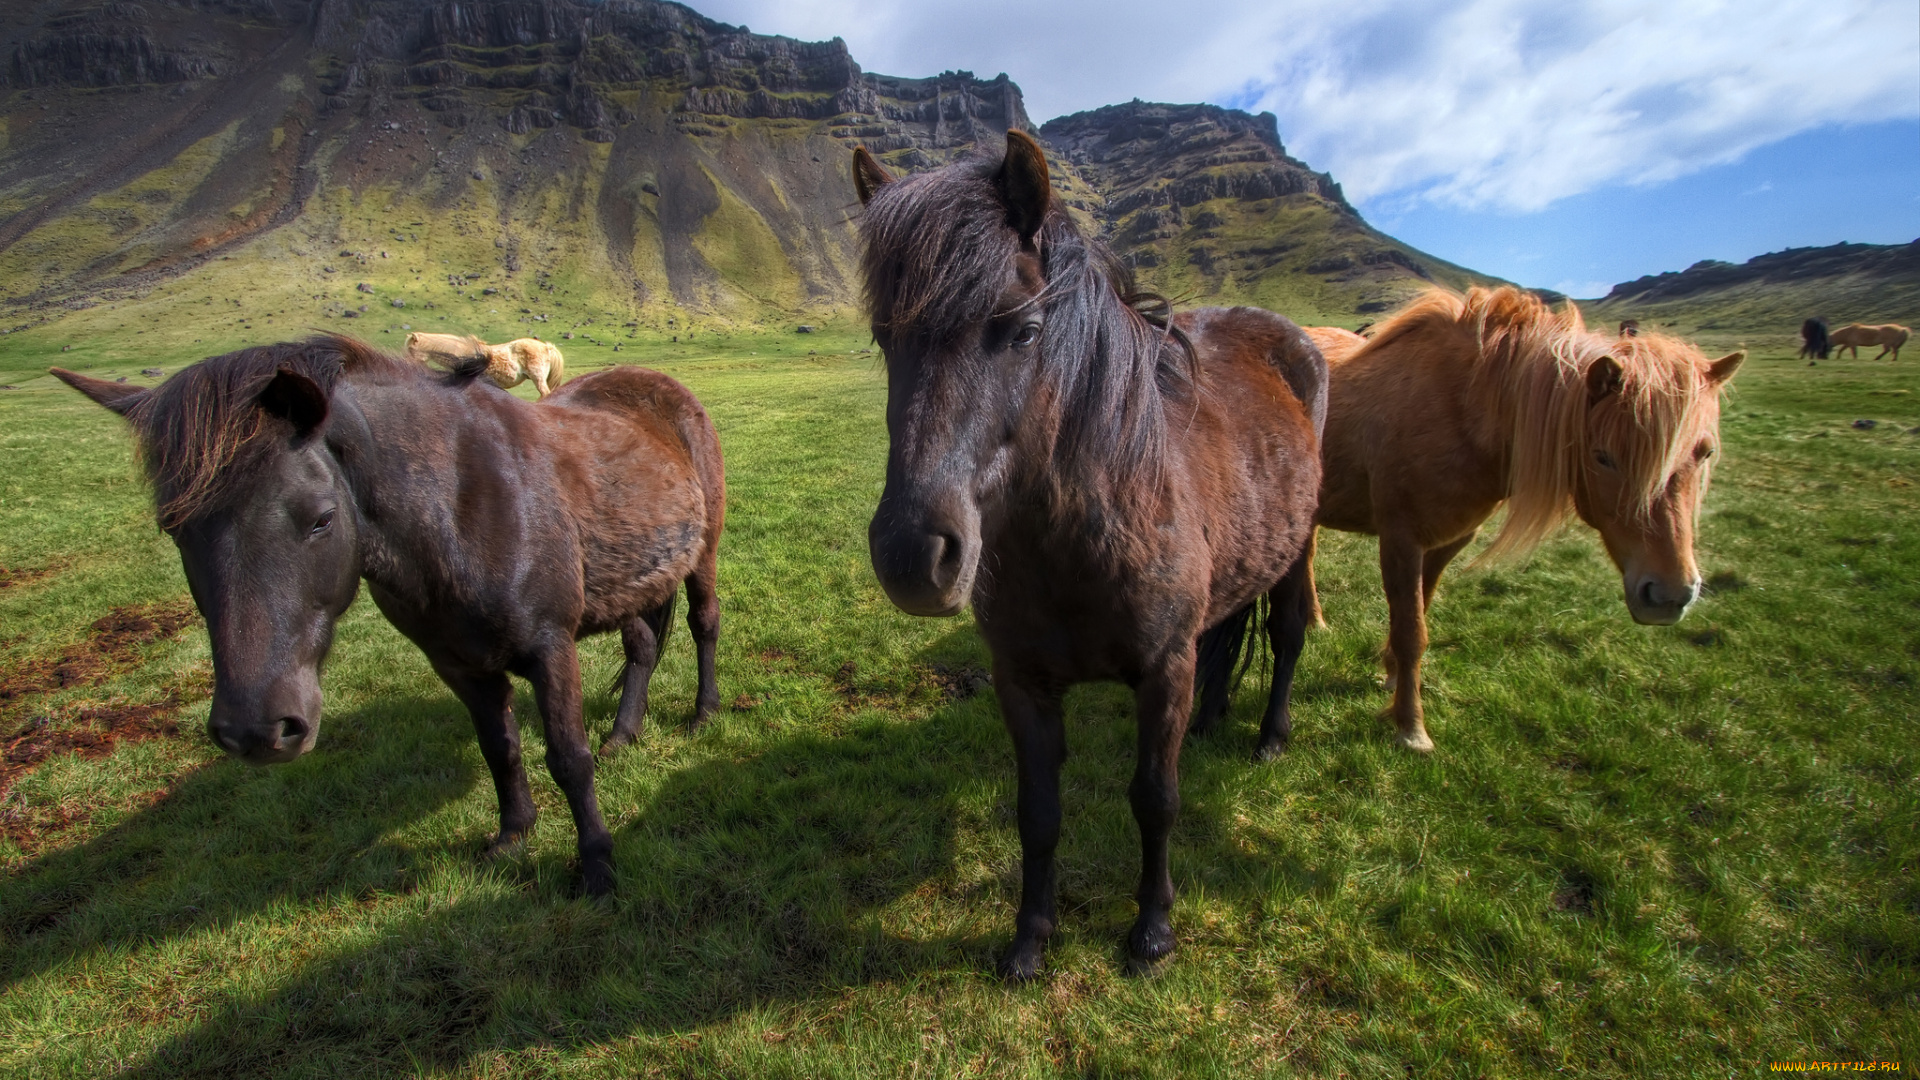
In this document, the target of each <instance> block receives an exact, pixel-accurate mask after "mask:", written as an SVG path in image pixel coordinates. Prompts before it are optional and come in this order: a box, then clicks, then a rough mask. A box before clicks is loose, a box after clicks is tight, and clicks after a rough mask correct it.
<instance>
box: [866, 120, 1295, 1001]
mask: <svg viewBox="0 0 1920 1080" xmlns="http://www.w3.org/2000/svg"><path fill="white" fill-rule="evenodd" d="M854 179H855V182H856V186H857V188H858V190H859V195H860V198H861V201H862V202H863V203H865V204H866V213H865V215H864V218H863V221H862V230H861V231H862V234H863V236H864V238H865V241H866V253H865V262H864V268H865V275H866V299H867V305H868V309H869V312H870V314H871V316H872V321H873V334H874V338H875V340H876V341H878V342H879V344H880V347H881V350H882V352H883V353H884V354H885V356H886V364H887V433H888V436H889V446H888V453H887V480H886V488H885V490H884V491H883V493H882V494H881V497H880V505H879V508H878V509H877V510H876V511H875V512H874V516H873V523H872V526H871V528H870V530H869V549H870V552H871V556H872V560H873V569H874V573H875V574H876V575H877V576H878V577H879V579H880V583H881V585H882V586H884V587H885V589H886V592H887V595H888V596H889V597H890V598H891V599H892V600H893V602H894V603H895V604H896V605H898V606H899V607H900V608H901V609H902V610H904V611H907V612H909V613H912V614H916V615H952V614H956V613H958V612H959V611H960V610H961V609H962V608H963V607H964V606H966V604H967V603H968V601H969V600H971V601H972V604H973V610H974V617H975V620H976V622H977V623H978V625H979V628H980V632H981V635H982V636H983V637H984V638H985V639H986V642H987V645H988V647H989V648H990V649H991V650H992V654H993V681H994V688H995V690H996V691H997V693H998V696H999V699H1000V709H1001V714H1002V716H1003V718H1004V719H1005V721H1006V726H1007V731H1008V733H1009V734H1010V735H1011V736H1012V737H1013V743H1014V751H1015V755H1016V757H1017V759H1018V762H1019V815H1020V846H1021V852H1022V873H1021V888H1020V912H1019V915H1018V917H1017V918H1016V920H1015V937H1014V941H1013V945H1012V947H1011V949H1009V951H1008V952H1007V953H1006V955H1005V957H1004V958H1003V959H1002V960H1001V962H1000V971H1001V972H1002V974H1004V975H1005V976H1007V977H1009V978H1013V979H1026V978H1030V977H1032V976H1033V975H1034V974H1035V973H1036V972H1037V971H1038V970H1039V967H1040V963H1041V957H1042V953H1043V950H1044V948H1045V945H1046V940H1047V937H1048V935H1050V934H1051V933H1052V932H1053V929H1054V925H1055V905H1054V871H1053V854H1054V847H1055V845H1056V843H1057V842H1058V840H1059V836H1060V786H1059V785H1060V764H1061V761H1062V759H1063V758H1064V757H1065V755H1066V733H1065V731H1064V730H1063V728H1062V724H1061V698H1062V696H1063V695H1064V694H1065V692H1066V690H1067V688H1068V687H1069V686H1072V685H1073V684H1075V683H1080V682H1086V681H1090V680H1100V679H1112V680H1118V681H1121V682H1125V683H1127V684H1128V685H1130V686H1132V687H1133V689H1134V694H1135V702H1136V708H1137V714H1138V728H1137V732H1138V747H1137V757H1136V759H1135V768H1134V776H1133V784H1132V786H1131V788H1130V789H1129V792H1130V795H1131V797H1132V803H1133V812H1134V818H1135V820H1136V821H1137V822H1138V823H1139V826H1140V834H1141V847H1142V853H1143V859H1142V862H1143V865H1142V868H1141V876H1140V890H1139V893H1138V899H1139V903H1140V914H1139V919H1138V920H1137V921H1136V922H1135V923H1134V926H1133V929H1132V931H1131V932H1130V933H1129V935H1128V939H1127V940H1128V946H1129V949H1130V952H1131V954H1132V955H1133V957H1135V958H1136V959H1137V960H1140V961H1151V960H1155V959H1158V958H1159V957H1162V956H1164V955H1166V953H1167V952H1169V951H1170V950H1171V949H1172V948H1173V947H1174V936H1173V928H1172V925H1171V924H1170V922H1169V921H1168V914H1169V911H1170V909H1171V907H1172V905H1173V879H1172V876H1171V875H1170V873H1169V871H1168V865H1167V836H1168V833H1169V832H1170V830H1171V829H1172V827H1173V821H1174V817H1175V815H1176V814H1177V813H1178V810H1179V805H1180V789H1179V771H1178V765H1179V754H1180V746H1181V742H1182V740H1183V738H1184V736H1185V734H1186V728H1187V715H1188V712H1189V710H1190V709H1191V707H1192V702H1193V689H1194V683H1195V676H1196V670H1198V672H1199V676H1200V678H1201V679H1202V680H1214V681H1219V682H1222V683H1224V681H1225V679H1226V673H1225V672H1223V671H1221V670H1219V668H1220V665H1219V664H1218V663H1211V664H1210V663H1207V662H1205V658H1203V656H1202V654H1206V657H1211V658H1213V659H1219V657H1220V652H1221V650H1217V649H1212V648H1210V642H1203V641H1202V640H1201V639H1202V636H1203V634H1209V635H1211V637H1212V639H1214V640H1217V639H1218V637H1219V631H1218V630H1217V629H1213V628H1218V627H1220V626H1221V625H1222V624H1223V623H1229V622H1231V621H1233V620H1235V619H1236V617H1238V618H1239V619H1240V620H1241V621H1242V622H1244V617H1245V612H1246V611H1247V609H1248V608H1249V607H1250V605H1252V604H1253V603H1254V601H1255V600H1256V599H1258V598H1260V597H1261V596H1263V595H1265V596H1267V597H1269V598H1270V600H1271V603H1272V607H1273V611H1274V613H1275V617H1274V618H1273V619H1272V620H1271V621H1270V623H1269V632H1270V633H1271V634H1272V635H1273V636H1274V639H1275V642H1276V646H1275V647H1276V651H1282V650H1283V649H1284V646H1285V644H1286V643H1288V642H1291V641H1293V640H1294V639H1296V638H1298V637H1299V636H1300V635H1301V634H1303V633H1304V632H1305V622H1304V616H1305V608H1304V607H1303V606H1302V603H1301V601H1302V598H1303V596H1304V593H1303V592H1302V589H1301V585H1302V583H1303V577H1302V574H1303V566H1302V564H1301V560H1300V558H1299V556H1300V554H1301V551H1302V549H1303V546H1304V544H1305V541H1306V537H1307V534H1308V531H1309V530H1310V529H1311V528H1312V521H1313V498H1314V492H1315V491H1316V490H1317V489H1318V487H1319V483H1320V461H1319V454H1318V452H1317V451H1318V444H1319V429H1320V426H1321V424H1322V422H1323V418H1324V416H1325V400H1326V365H1325V362H1324V361H1322V360H1321V358H1320V354H1319V352H1318V350H1316V349H1315V348H1314V347H1313V345H1312V343H1311V342H1309V341H1308V340H1307V339H1306V337H1305V336H1304V335H1303V334H1301V332H1300V330H1299V328H1298V327H1296V326H1294V325H1293V324H1292V323H1290V322H1288V321H1287V320H1285V319H1283V318H1281V317H1279V316H1277V315H1273V314H1271V313H1269V312H1265V311H1259V310H1256V309H1253V308H1233V309H1219V308H1213V309H1206V310H1201V311H1195V312H1189V313H1185V314H1182V315H1180V316H1178V317H1176V318H1174V319H1172V320H1171V324H1170V325H1169V323H1168V321H1167V320H1166V319H1165V318H1163V317H1159V316H1163V315H1164V312H1165V305H1164V303H1161V302H1158V301H1155V300H1151V299H1149V298H1145V297H1143V296H1142V295H1140V294H1137V293H1135V291H1134V287H1133V282H1132V280H1131V277H1130V275H1129V274H1128V272H1127V270H1126V268H1125V267H1124V266H1123V265H1122V264H1120V263H1119V262H1118V260H1116V259H1115V258H1114V257H1113V256H1112V255H1111V254H1110V253H1109V252H1108V251H1107V250H1106V248H1105V247H1103V246H1102V245H1100V244H1099V243H1097V242H1096V241H1093V240H1089V239H1088V238H1086V237H1084V236H1082V235H1081V233H1080V231H1079V229H1078V228H1077V227H1076V226H1075V225H1074V222H1073V219H1072V217H1071V216H1069V215H1068V213H1067V211H1066V209H1065V207H1063V206H1061V205H1060V204H1059V203H1057V202H1055V201H1053V199H1052V198H1051V195H1050V193H1049V188H1048V177H1047V165H1046V159H1045V158H1044V156H1043V155H1042V153H1041V150H1040V147H1039V144H1037V143H1036V142H1034V141H1033V139H1031V138H1029V137H1028V136H1026V135H1025V134H1023V133H1021V132H1018V131H1012V132H1009V133H1008V134H1007V149H1006V155H1005V158H1004V160H996V159H993V158H989V157H969V158H965V159H962V160H961V161H959V162H957V163H955V164H952V165H949V166H947V167H945V168H942V169H938V170H936V171H933V172H928V173H922V174H920V175H916V176H911V177H907V178H905V179H899V180H896V179H894V178H893V177H892V176H890V175H889V174H888V173H887V172H886V170H885V169H883V168H882V167H881V166H880V164H879V163H878V162H876V161H875V160H874V159H873V158H872V156H871V155H869V154H867V152H866V151H865V150H859V151H856V152H855V157H854ZM1297 653H1298V649H1297V648H1295V649H1293V650H1292V653H1290V654H1289V655H1295V654H1297ZM1197 659H1200V661H1201V662H1199V663H1198V666H1196V661H1197ZM1290 677H1291V671H1290V670H1286V669H1284V667H1282V669H1280V670H1276V673H1275V679H1274V686H1275V696H1274V699H1273V702H1272V704H1271V706H1270V710H1269V714H1268V718H1267V733H1268V735H1269V736H1270V737H1273V738H1276V739H1280V738H1284V732H1285V730H1286V727H1287V724H1288V718H1287V715H1286V709H1287V701H1286V693H1285V687H1286V685H1287V683H1288V681H1289V680H1290Z"/></svg>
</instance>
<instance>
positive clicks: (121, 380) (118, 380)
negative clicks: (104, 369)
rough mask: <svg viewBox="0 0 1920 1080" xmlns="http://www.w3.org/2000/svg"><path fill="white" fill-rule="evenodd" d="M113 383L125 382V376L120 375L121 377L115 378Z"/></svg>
mask: <svg viewBox="0 0 1920 1080" xmlns="http://www.w3.org/2000/svg"><path fill="white" fill-rule="evenodd" d="M113 381H114V382H126V381H127V377H126V376H125V375H122V376H120V377H119V378H117V379H115V380H113Z"/></svg>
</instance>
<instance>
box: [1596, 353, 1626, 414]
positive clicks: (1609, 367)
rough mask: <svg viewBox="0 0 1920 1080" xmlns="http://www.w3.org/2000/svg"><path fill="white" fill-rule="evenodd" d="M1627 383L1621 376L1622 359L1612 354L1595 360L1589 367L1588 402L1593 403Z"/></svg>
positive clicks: (1617, 390) (1618, 390) (1615, 392)
mask: <svg viewBox="0 0 1920 1080" xmlns="http://www.w3.org/2000/svg"><path fill="white" fill-rule="evenodd" d="M1625 385H1626V383H1625V382H1623V381H1622V380H1621V377H1620V361H1618V360H1615V359H1614V358H1613V357H1611V356H1603V357H1601V358H1600V359H1598V360H1595V361H1594V362H1593V363H1592V364H1591V365H1590V366H1588V368H1587V404H1589V405H1592V404H1595V403H1596V402H1598V401H1600V399H1602V398H1604V397H1607V396H1608V395H1610V394H1617V393H1619V392H1620V390H1621V388H1622V387H1624V386H1625Z"/></svg>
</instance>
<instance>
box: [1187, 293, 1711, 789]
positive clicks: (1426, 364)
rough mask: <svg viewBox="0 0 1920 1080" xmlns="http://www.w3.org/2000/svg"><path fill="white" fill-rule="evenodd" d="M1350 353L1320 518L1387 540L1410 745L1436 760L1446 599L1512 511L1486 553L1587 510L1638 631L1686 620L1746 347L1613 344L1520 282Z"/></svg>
mask: <svg viewBox="0 0 1920 1080" xmlns="http://www.w3.org/2000/svg"><path fill="white" fill-rule="evenodd" d="M1348 346H1349V347H1347V348H1341V347H1339V346H1338V345H1337V344H1336V345H1335V346H1334V347H1331V348H1329V349H1328V361H1329V369H1330V372H1331V376H1330V377H1331V379H1332V388H1331V392H1330V395H1329V402H1328V410H1327V429H1326V437H1325V441H1324V444H1323V445H1324V448H1325V449H1324V462H1325V473H1324V475H1323V479H1322V481H1321V488H1320V509H1319V512H1318V514H1317V521H1318V523H1319V524H1321V525H1324V526H1327V527H1328V528H1334V529H1341V530H1344V531H1347V532H1359V533H1372V534H1374V535H1377V536H1379V537H1380V575H1381V581H1382V584H1383V585H1384V586H1385V588H1386V593H1387V607H1388V611H1389V620H1390V628H1389V631H1388V638H1387V652H1386V663H1387V680H1388V686H1389V687H1390V689H1391V690H1392V693H1393V710H1392V712H1393V719H1394V722H1395V725H1396V726H1397V727H1398V729H1399V741H1400V743H1401V744H1402V745H1404V746H1407V747H1408V748H1410V749H1414V750H1420V751H1426V750H1431V749H1432V748H1433V740H1432V739H1431V738H1430V737H1429V736H1428V735H1427V730H1426V725H1425V722H1424V720H1423V717H1422V711H1421V707H1420V658H1421V656H1422V654H1424V653H1425V652H1426V647H1427V627H1426V612H1427V608H1428V607H1429V606H1430V605H1431V604H1432V602H1433V594H1434V588H1435V586H1436V585H1437V584H1438V583H1439V581H1440V574H1441V572H1442V571H1443V570H1445V569H1446V567H1447V564H1448V563H1449V562H1450V561H1452V559H1453V557H1454V556H1455V555H1458V554H1459V553H1460V551H1461V549H1462V548H1464V547H1466V546H1467V544H1468V543H1469V542H1470V541H1471V540H1472V539H1473V537H1474V535H1475V533H1476V532H1477V531H1478V530H1479V528H1480V525H1481V524H1482V523H1483V522H1485V521H1486V520H1487V518H1488V517H1490V516H1492V514H1493V512H1494V511H1495V510H1496V509H1498V508H1499V507H1500V506H1501V504H1502V503H1505V504H1506V507H1507V518H1506V522H1505V524H1504V525H1503V526H1502V527H1501V530H1500V533H1499V535H1498V536H1497V537H1496V538H1495V540H1494V542H1493V545H1492V547H1491V548H1490V549H1489V550H1488V552H1487V555H1486V556H1483V557H1494V558H1498V557H1501V556H1512V555H1518V554H1520V553H1523V552H1525V551H1527V550H1530V549H1531V548H1532V547H1534V546H1535V545H1537V544H1538V543H1539V542H1540V541H1541V540H1543V539H1545V538H1546V537H1547V536H1548V535H1549V534H1551V533H1552V532H1553V531H1554V530H1556V529H1557V528H1558V527H1559V526H1560V525H1561V523H1562V522H1564V521H1565V520H1566V519H1567V517H1568V516H1569V515H1570V514H1578V515H1579V517H1580V519H1581V520H1582V521H1585V522H1586V523H1587V524H1588V525H1590V526H1592V527H1593V528H1594V529H1596V530H1598V531H1599V533H1600V538H1601V541H1602V542H1603V543H1604V545H1605V546H1606V549H1607V554H1608V555H1609V556H1610V557H1611V558H1612V559H1613V562H1614V565H1615V566H1616V567H1618V568H1619V570H1620V573H1621V579H1622V582H1623V584H1624V586H1625V589H1626V601H1627V609H1628V610H1629V611H1630V612H1632V614H1633V617H1634V619H1635V621H1637V622H1642V623H1652V624H1667V623H1673V622H1677V621H1679V619H1680V617H1681V615H1683V614H1684V613H1685V612H1686V610H1687V607H1688V605H1690V604H1691V603H1692V602H1693V600H1694V598H1695V597H1696V596H1697V595H1698V594H1699V580H1700V575H1699V572H1698V570H1697V569H1696V568H1695V565H1694V561H1693V528H1694V516H1695V514H1696V512H1697V510H1698V508H1699V504H1700V499H1701V497H1702V496H1703V495H1704V494H1705V492H1706V488H1707V481H1708V477H1709V473H1710V471H1711V468H1710V466H1711V461H1712V458H1713V456H1714V454H1715V453H1716V452H1717V450H1718V447H1719V442H1720V438H1719V434H1720V428H1719V425H1720V398H1719V392H1720V390H1721V388H1723V387H1724V386H1726V384H1727V380H1729V379H1731V378H1732V377H1733V373H1734V371H1735V370H1737V369H1738V368H1739V366H1740V362H1741V361H1742V360H1744V359H1745V358H1746V354H1745V353H1743V352H1736V353H1731V354H1729V355H1727V356H1724V357H1721V358H1720V359H1718V360H1715V361H1713V362H1711V363H1709V362H1707V360H1706V359H1705V358H1704V357H1702V356H1701V355H1700V353H1699V351H1698V350H1696V349H1695V348H1693V347H1692V346H1691V345H1688V344H1687V343H1685V342H1683V341H1680V340H1678V339H1675V338H1671V337H1667V336H1665V335H1662V334H1653V333H1645V332H1642V333H1641V334H1639V335H1636V336H1632V337H1618V338H1607V337H1605V336H1604V335H1600V334H1594V333H1590V332H1588V330H1587V329H1586V327H1585V325H1584V323H1583V322H1582V321H1581V318H1580V312H1579V309H1578V308H1576V307H1574V306H1573V305H1572V304H1568V305H1567V306H1566V309H1565V310H1564V311H1562V312H1561V313H1559V314H1555V313H1554V312H1553V311H1551V310H1549V309H1548V308H1547V306H1546V305H1545V304H1543V303H1541V302H1540V300H1539V299H1538V298H1536V297H1534V296H1533V295H1532V294H1531V293H1527V292H1525V291H1523V290H1520V289H1516V288H1513V287H1511V286H1503V287H1501V288H1497V289H1473V290H1472V291H1470V292H1468V293H1467V295H1466V296H1464V297H1462V296H1458V295H1455V294H1453V293H1450V292H1447V291H1445V290H1440V289H1436V290H1433V291H1431V292H1428V293H1426V294H1425V295H1423V296H1421V297H1419V298H1417V299H1415V300H1414V301H1413V302H1412V303H1410V304H1408V305H1407V306H1406V307H1405V308H1403V309H1402V310H1401V311H1400V312H1398V313H1397V314H1395V315H1394V316H1393V317H1392V318H1390V319H1388V320H1387V321H1386V322H1384V323H1382V324H1381V326H1380V329H1379V331H1378V333H1377V334H1376V335H1375V336H1374V337H1373V338H1372V339H1371V340H1370V341H1368V342H1366V343H1365V344H1364V346H1360V347H1351V343H1348ZM1308 581H1309V585H1308V588H1309V590H1311V571H1310V570H1309V578H1308ZM1313 610H1316V611H1317V610H1318V609H1317V606H1315V607H1314V608H1313ZM1204 712H1205V710H1203V713H1204Z"/></svg>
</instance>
